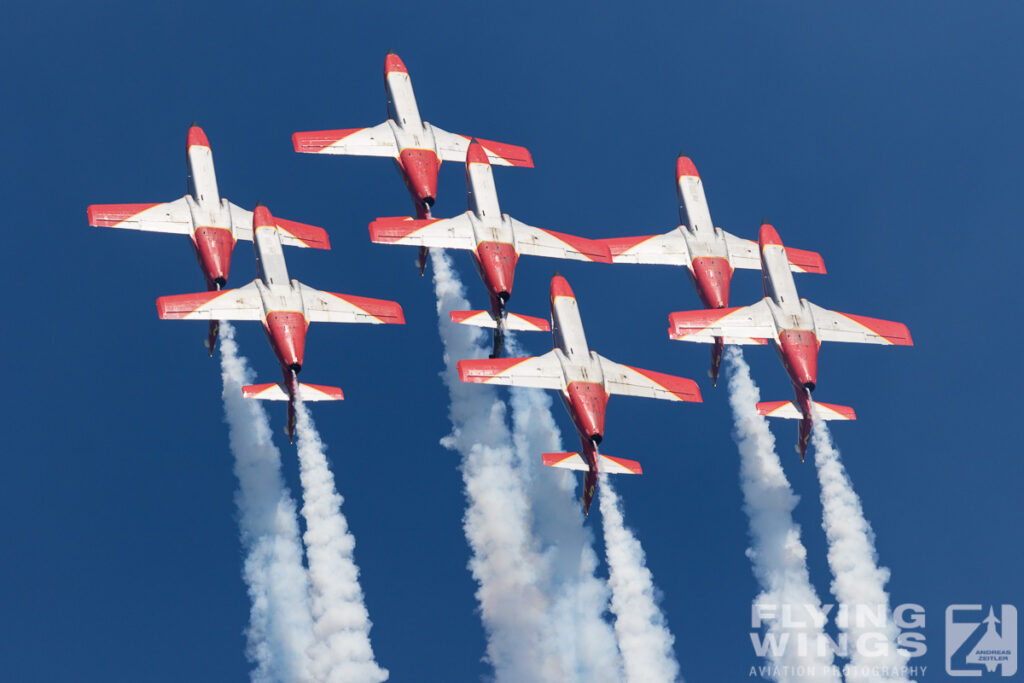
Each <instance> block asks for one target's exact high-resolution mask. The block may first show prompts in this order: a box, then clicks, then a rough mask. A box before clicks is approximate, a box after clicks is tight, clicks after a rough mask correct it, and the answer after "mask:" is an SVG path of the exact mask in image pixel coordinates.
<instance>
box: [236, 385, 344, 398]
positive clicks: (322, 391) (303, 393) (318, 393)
mask: <svg viewBox="0 0 1024 683" xmlns="http://www.w3.org/2000/svg"><path fill="white" fill-rule="evenodd" d="M242 396H244V397H245V398H256V399H260V400H261V401H287V400H288V399H289V397H288V389H287V387H285V385H283V384H248V385H246V386H244V387H242ZM299 398H301V399H302V400H303V401H342V400H344V399H345V395H344V394H343V393H341V389H339V388H338V387H326V386H322V385H320V384H301V383H300V384H299Z"/></svg>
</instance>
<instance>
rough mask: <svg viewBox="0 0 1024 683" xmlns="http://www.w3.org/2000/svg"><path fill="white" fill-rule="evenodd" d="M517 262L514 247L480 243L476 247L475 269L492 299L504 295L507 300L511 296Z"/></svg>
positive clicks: (502, 243)
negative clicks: (477, 270) (478, 270)
mask: <svg viewBox="0 0 1024 683" xmlns="http://www.w3.org/2000/svg"><path fill="white" fill-rule="evenodd" d="M518 260H519V255H518V254H517V253H516V250H515V247H513V246H512V245H511V244H508V243H506V242H481V243H480V244H479V245H477V248H476V261H477V267H478V268H479V269H480V277H482V278H483V280H484V284H486V285H487V289H488V290H489V291H490V293H491V297H492V298H496V297H497V298H500V295H502V294H504V295H505V299H506V300H507V299H508V296H509V295H511V294H512V281H513V280H514V279H515V274H516V262H517V261H518Z"/></svg>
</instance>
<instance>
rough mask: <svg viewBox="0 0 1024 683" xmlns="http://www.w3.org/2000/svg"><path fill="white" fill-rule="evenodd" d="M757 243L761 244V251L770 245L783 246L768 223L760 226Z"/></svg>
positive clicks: (777, 234)
mask: <svg viewBox="0 0 1024 683" xmlns="http://www.w3.org/2000/svg"><path fill="white" fill-rule="evenodd" d="M758 241H759V242H760V243H761V248H762V249H764V248H765V247H767V246H770V245H777V246H780V247H781V246H783V244H782V238H781V237H779V233H778V232H777V231H776V230H775V228H773V227H772V226H771V225H769V224H768V223H764V224H762V225H761V233H760V235H759V236H758Z"/></svg>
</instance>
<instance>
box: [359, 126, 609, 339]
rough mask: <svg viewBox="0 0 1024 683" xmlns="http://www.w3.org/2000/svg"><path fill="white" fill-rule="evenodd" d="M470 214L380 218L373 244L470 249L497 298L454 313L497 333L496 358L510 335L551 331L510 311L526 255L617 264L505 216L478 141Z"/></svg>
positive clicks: (595, 244) (576, 241) (470, 162)
mask: <svg viewBox="0 0 1024 683" xmlns="http://www.w3.org/2000/svg"><path fill="white" fill-rule="evenodd" d="M466 185H467V188H468V190H469V211H467V212H466V213H464V214H462V215H460V216H456V217H455V218H427V219H421V220H413V219H412V218H410V217H408V216H406V217H398V218H378V219H377V220H375V221H373V222H372V223H370V239H371V240H372V241H373V242H377V243H379V244H409V245H417V246H419V247H420V248H421V249H422V248H427V247H438V248H441V249H466V250H469V251H471V252H473V257H474V260H475V262H476V267H477V271H478V272H479V273H480V277H481V278H482V279H483V281H484V284H485V285H486V286H487V292H488V294H489V295H490V298H491V310H490V312H488V311H452V313H451V318H452V321H453V322H456V323H462V324H464V325H476V326H478V327H488V328H493V329H494V352H493V354H492V355H491V357H492V358H497V357H498V356H499V355H501V347H502V344H503V341H502V340H503V338H504V330H506V329H509V330H523V331H535V330H547V329H548V323H547V321H546V320H543V319H541V318H532V317H529V316H525V315H516V314H514V313H509V312H508V311H506V310H505V305H506V304H507V303H508V300H509V297H510V296H511V295H512V281H513V279H514V277H515V270H516V263H517V262H518V260H519V256H520V254H529V255H532V256H546V257H548V258H562V259H573V260H576V261H599V262H602V263H610V262H611V254H609V252H608V248H607V247H605V246H604V245H603V244H601V243H600V242H599V241H597V240H589V239H586V238H583V237H576V236H575V235H566V234H564V233H560V232H554V231H552V230H545V229H543V228H535V227H532V226H529V225H526V224H525V223H521V222H519V221H517V220H516V219H515V218H512V217H511V216H509V215H508V214H505V213H502V212H501V207H500V206H499V205H498V191H497V189H496V188H495V186H494V175H493V171H492V169H491V165H490V163H489V162H488V156H487V154H486V152H485V150H484V148H483V146H482V145H481V144H480V143H479V142H478V141H476V140H474V141H473V142H472V143H471V144H470V145H469V149H468V151H467V153H466Z"/></svg>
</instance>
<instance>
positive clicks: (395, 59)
mask: <svg viewBox="0 0 1024 683" xmlns="http://www.w3.org/2000/svg"><path fill="white" fill-rule="evenodd" d="M395 71H397V72H399V73H403V74H407V73H409V70H408V69H406V68H405V63H404V62H403V61H402V58H401V57H399V56H398V55H396V54H395V53H394V52H389V53H388V56H387V57H386V58H385V59H384V77H385V78H387V75H388V74H390V73H394V72H395Z"/></svg>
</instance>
